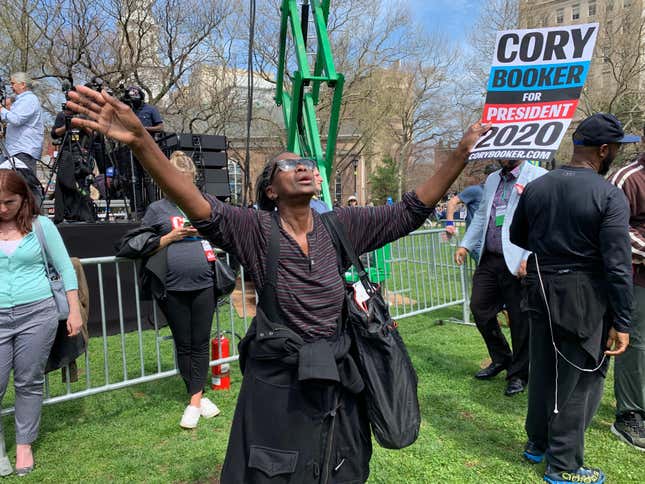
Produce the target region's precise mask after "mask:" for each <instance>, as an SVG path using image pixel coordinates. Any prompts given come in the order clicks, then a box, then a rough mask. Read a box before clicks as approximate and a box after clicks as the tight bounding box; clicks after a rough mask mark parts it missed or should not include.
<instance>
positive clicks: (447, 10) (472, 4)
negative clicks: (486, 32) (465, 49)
mask: <svg viewBox="0 0 645 484" xmlns="http://www.w3.org/2000/svg"><path fill="white" fill-rule="evenodd" d="M407 3H408V4H409V8H410V13H411V14H412V18H415V19H417V20H418V21H419V22H420V23H421V24H423V25H424V26H425V27H426V29H427V30H428V31H430V32H441V33H443V34H444V35H446V36H447V37H449V38H450V39H452V40H455V41H457V42H460V41H461V40H462V39H465V38H466V35H467V33H468V31H469V29H470V28H471V27H472V25H473V24H474V23H475V21H476V20H477V16H478V14H479V9H480V7H481V3H482V2H481V0H480V1H475V0H407Z"/></svg>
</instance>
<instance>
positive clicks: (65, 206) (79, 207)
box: [54, 150, 96, 223]
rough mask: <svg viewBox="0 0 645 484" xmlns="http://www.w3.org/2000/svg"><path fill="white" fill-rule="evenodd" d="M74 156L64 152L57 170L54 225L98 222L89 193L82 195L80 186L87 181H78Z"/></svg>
mask: <svg viewBox="0 0 645 484" xmlns="http://www.w3.org/2000/svg"><path fill="white" fill-rule="evenodd" d="M75 174H76V168H75V166H74V156H73V155H72V154H71V153H70V152H69V151H67V150H64V151H62V153H61V155H60V159H59V161H58V169H57V170H56V188H55V190H54V223H60V222H62V221H63V220H68V221H77V222H94V221H96V212H95V210H94V204H93V202H92V199H91V198H90V196H89V194H88V193H87V192H85V193H81V189H80V188H79V185H80V186H82V185H83V184H84V183H85V181H84V180H83V179H81V180H77V179H76V175H75Z"/></svg>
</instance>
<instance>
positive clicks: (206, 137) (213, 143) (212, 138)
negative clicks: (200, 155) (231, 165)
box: [166, 133, 227, 151]
mask: <svg viewBox="0 0 645 484" xmlns="http://www.w3.org/2000/svg"><path fill="white" fill-rule="evenodd" d="M166 138H167V139H166V147H167V148H169V149H171V150H173V151H175V150H181V151H200V150H201V151H226V145H227V141H226V136H217V135H211V134H192V133H181V134H177V135H175V136H166Z"/></svg>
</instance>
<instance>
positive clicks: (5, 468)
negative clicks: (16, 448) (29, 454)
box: [0, 455, 13, 477]
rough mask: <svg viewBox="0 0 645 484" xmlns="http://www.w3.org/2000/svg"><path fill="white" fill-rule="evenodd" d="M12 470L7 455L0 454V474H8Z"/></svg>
mask: <svg viewBox="0 0 645 484" xmlns="http://www.w3.org/2000/svg"><path fill="white" fill-rule="evenodd" d="M12 472H13V467H11V462H9V457H7V456H6V455H5V456H0V476H2V477H4V476H8V475H9V474H11V473H12Z"/></svg>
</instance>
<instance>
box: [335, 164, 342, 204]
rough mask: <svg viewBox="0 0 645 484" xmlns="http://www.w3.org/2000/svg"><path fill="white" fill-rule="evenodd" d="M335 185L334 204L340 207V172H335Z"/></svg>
mask: <svg viewBox="0 0 645 484" xmlns="http://www.w3.org/2000/svg"><path fill="white" fill-rule="evenodd" d="M334 185H335V192H336V202H337V203H338V204H339V205H342V199H343V179H342V177H341V176H340V172H339V171H338V170H336V181H335V183H334Z"/></svg>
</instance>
